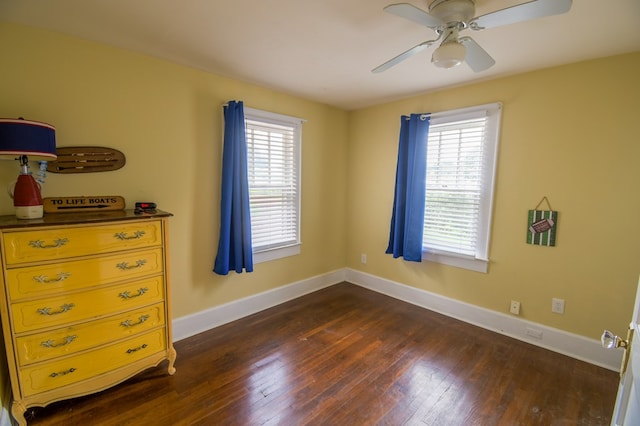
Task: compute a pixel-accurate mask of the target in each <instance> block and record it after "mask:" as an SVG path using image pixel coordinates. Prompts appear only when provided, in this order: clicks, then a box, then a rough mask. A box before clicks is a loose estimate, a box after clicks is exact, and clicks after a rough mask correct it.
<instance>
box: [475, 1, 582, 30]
mask: <svg viewBox="0 0 640 426" xmlns="http://www.w3.org/2000/svg"><path fill="white" fill-rule="evenodd" d="M569 9H571V0H534V1H529V2H527V3H522V4H519V5H516V6H511V7H507V8H506V9H501V10H498V11H495V12H491V13H487V14H486V15H482V16H478V17H477V18H474V19H472V20H471V21H469V27H470V28H471V29H473V30H483V29H485V28H493V27H498V26H501V25H510V24H515V23H516V22H522V21H528V20H530V19H537V18H543V17H545V16H551V15H559V14H561V13H565V12H568V11H569Z"/></svg>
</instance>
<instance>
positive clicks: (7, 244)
mask: <svg viewBox="0 0 640 426" xmlns="http://www.w3.org/2000/svg"><path fill="white" fill-rule="evenodd" d="M2 243H3V245H4V250H5V263H6V264H7V265H8V266H9V267H10V266H11V265H14V264H19V263H27V262H39V261H45V260H56V259H64V258H69V257H75V256H84V255H89V254H99V253H110V252H114V251H120V250H127V249H133V248H143V247H152V246H158V245H161V244H162V228H161V225H160V222H158V221H150V222H134V223H122V224H111V225H102V226H92V227H86V228H85V227H75V228H54V229H40V230H35V231H18V232H7V233H5V234H4V235H3V241H2Z"/></svg>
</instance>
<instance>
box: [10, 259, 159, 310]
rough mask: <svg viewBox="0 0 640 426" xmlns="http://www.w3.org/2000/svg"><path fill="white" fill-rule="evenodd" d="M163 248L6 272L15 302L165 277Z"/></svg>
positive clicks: (11, 296) (12, 298) (14, 269)
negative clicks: (130, 281)
mask: <svg viewBox="0 0 640 426" xmlns="http://www.w3.org/2000/svg"><path fill="white" fill-rule="evenodd" d="M162 265H163V259H162V248H155V249H148V250H141V251H136V252H125V253H120V254H114V255H107V256H103V257H97V258H93V259H85V260H75V261H66V262H60V263H54V264H47V265H39V266H27V267H23V268H13V269H9V270H7V272H6V276H7V283H8V284H9V296H10V298H11V300H12V301H14V302H15V301H17V300H20V299H24V298H33V297H44V296H49V295H56V294H62V293H65V292H67V291H70V290H78V289H82V288H88V287H93V286H95V285H98V284H108V283H114V282H117V281H123V280H129V279H135V278H140V277H144V276H147V275H154V274H159V273H162Z"/></svg>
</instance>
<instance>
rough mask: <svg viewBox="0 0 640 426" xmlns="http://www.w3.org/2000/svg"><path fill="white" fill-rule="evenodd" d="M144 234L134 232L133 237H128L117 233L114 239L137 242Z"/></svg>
mask: <svg viewBox="0 0 640 426" xmlns="http://www.w3.org/2000/svg"><path fill="white" fill-rule="evenodd" d="M144 234H145V232H144V231H136V232H134V233H133V235H131V236H130V237H128V236H127V233H126V232H118V233H117V234H114V237H116V238H117V239H119V240H138V239H140V238H142V236H144Z"/></svg>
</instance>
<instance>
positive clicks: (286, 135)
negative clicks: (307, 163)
mask: <svg viewBox="0 0 640 426" xmlns="http://www.w3.org/2000/svg"><path fill="white" fill-rule="evenodd" d="M245 124H246V127H245V128H246V137H247V159H248V175H249V203H250V206H251V207H250V208H251V237H252V239H251V242H252V245H253V260H254V263H260V262H265V261H268V260H274V259H279V258H281V257H286V256H293V255H296V254H299V253H300V145H301V131H302V120H300V119H298V118H294V117H287V116H284V115H279V114H273V113H269V112H265V111H259V110H254V109H251V108H245Z"/></svg>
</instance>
